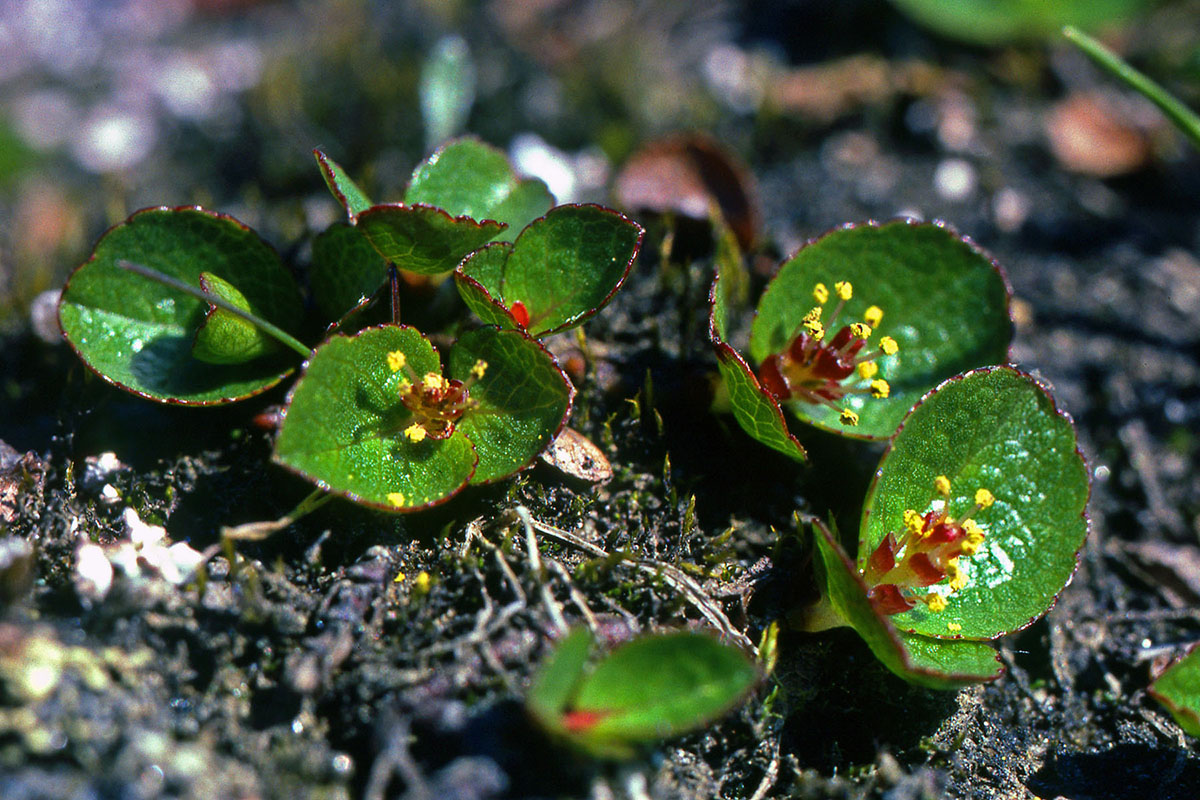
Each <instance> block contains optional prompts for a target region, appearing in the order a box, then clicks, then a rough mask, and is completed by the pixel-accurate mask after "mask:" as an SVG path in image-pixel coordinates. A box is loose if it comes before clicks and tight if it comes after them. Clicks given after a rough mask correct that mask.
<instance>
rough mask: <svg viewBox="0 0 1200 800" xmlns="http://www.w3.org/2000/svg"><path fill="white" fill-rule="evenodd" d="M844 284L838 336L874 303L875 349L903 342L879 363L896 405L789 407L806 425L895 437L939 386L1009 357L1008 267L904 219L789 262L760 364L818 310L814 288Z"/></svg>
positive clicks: (937, 228)
mask: <svg viewBox="0 0 1200 800" xmlns="http://www.w3.org/2000/svg"><path fill="white" fill-rule="evenodd" d="M839 281H849V282H850V283H851V284H852V285H853V287H854V292H853V297H852V299H851V300H849V301H847V302H846V303H845V304H844V306H843V309H842V311H841V313H840V314H839V315H838V318H837V321H836V322H832V324H831V320H830V319H829V314H831V313H832V310H833V308H834V307H835V306H836V305H837V300H836V298H833V299H831V300H830V301H829V302H828V304H827V305H826V306H825V309H826V316H825V318H824V321H825V322H826V327H827V330H828V335H830V336H832V335H833V334H834V333H835V332H836V330H837V329H838V328H840V327H841V326H842V325H843V324H847V323H850V322H855V321H860V320H862V319H863V314H864V312H865V311H866V310H867V308H868V307H869V306H878V307H880V308H882V309H883V318H882V321H881V322H880V323H879V325H877V326H876V327H875V330H874V331H873V333H872V336H871V338H870V339H869V340H868V342H867V344H866V348H865V349H868V350H869V349H875V348H876V347H877V346H878V342H879V341H880V339H881V338H882V337H884V336H890V337H892V338H893V339H895V340H896V342H897V343H898V344H899V352H898V353H896V354H895V355H890V356H883V357H881V358H880V359H878V361H877V363H878V364H879V377H882V378H884V379H886V380H887V382H888V383H889V384H890V387H891V388H890V393H889V395H888V396H887V397H886V398H875V397H872V396H870V395H869V394H866V393H860V394H850V395H847V396H846V397H845V398H843V399H842V400H840V401H838V402H837V403H836V405H837V406H838V407H837V408H831V407H828V406H825V405H820V404H815V403H808V402H802V401H799V400H789V401H787V402H785V403H784V404H783V405H785V406H787V408H788V409H789V410H790V411H791V412H792V413H793V414H795V415H796V417H797V418H799V419H800V420H802V421H804V422H807V423H809V424H811V425H814V426H816V427H818V428H822V429H824V430H827V431H830V432H832V433H836V434H839V435H842V436H848V437H851V438H857V439H887V438H890V437H891V436H892V434H893V433H894V432H895V430H896V428H897V426H898V425H899V424H900V421H901V420H902V419H903V418H904V415H905V414H906V413H907V412H908V409H909V408H910V407H911V406H912V405H913V403H914V402H916V401H917V400H918V399H919V398H920V397H921V396H922V395H923V394H924V393H925V392H927V391H928V390H929V389H930V388H932V387H933V386H935V385H937V384H938V383H940V382H941V381H943V380H945V379H946V378H949V377H950V376H952V375H956V374H958V373H961V372H964V371H966V370H968V369H971V368H974V367H979V366H985V365H988V364H997V363H1002V362H1005V361H1007V360H1008V346H1009V342H1010V341H1011V339H1012V320H1011V318H1010V316H1009V295H1010V292H1009V288H1008V283H1007V280H1006V279H1005V277H1004V275H1003V273H1002V272H1001V271H1000V268H999V266H998V265H997V264H996V263H995V262H994V261H993V260H992V259H991V258H990V257H989V256H987V255H986V254H985V253H983V252H982V251H981V250H979V249H978V248H977V247H976V246H975V245H974V244H973V243H972V242H971V241H970V240H969V239H966V238H965V237H963V236H961V235H959V234H958V233H956V232H954V231H953V230H952V229H950V228H949V227H948V226H946V225H943V224H940V223H924V222H914V221H910V220H900V221H895V222H888V223H884V224H876V223H865V224H860V225H847V226H844V227H842V228H838V229H836V230H834V231H831V232H830V233H827V234H825V235H824V236H822V237H820V238H818V239H815V240H813V241H811V242H809V243H808V244H806V245H804V246H803V247H801V248H800V249H799V250H798V251H797V252H796V254H795V255H794V256H792V257H791V258H790V259H788V260H787V261H785V262H784V263H783V265H782V266H781V267H780V269H779V271H778V273H776V275H775V277H774V278H773V279H772V280H771V283H770V284H769V285H768V286H767V289H766V291H765V292H764V293H763V296H762V298H761V300H760V301H759V304H758V310H757V313H756V316H755V318H754V322H753V325H752V326H751V330H750V347H749V355H750V359H751V361H752V362H754V363H761V362H762V361H763V360H765V359H766V358H767V357H768V356H770V355H771V354H773V353H779V352H782V351H783V350H785V349H786V348H787V347H788V345H789V344H790V342H791V340H792V338H793V336H794V334H795V333H796V332H797V331H798V330H799V329H800V325H801V322H802V321H803V319H804V315H805V314H806V313H807V312H808V311H809V309H811V308H813V307H814V306H815V305H816V303H815V301H814V300H813V294H812V293H813V287H814V286H815V285H816V284H817V283H823V284H825V285H826V286H827V287H828V288H829V289H830V291H832V290H833V288H834V285H835V284H836V283H837V282H839ZM722 338H723V337H722ZM745 394H746V395H748V394H749V393H748V392H747V393H745ZM764 394H765V392H764ZM767 399H768V400H770V401H772V402H774V398H773V397H770V396H768V397H767ZM751 402H753V403H755V404H757V405H762V404H761V402H760V401H758V400H757V399H754V400H753V401H751ZM840 408H848V409H850V410H852V411H854V412H855V413H856V414H857V415H858V424H857V425H848V424H845V423H843V422H842V421H841V420H840V418H839V409H840ZM755 416H756V418H761V417H764V415H763V414H762V413H761V412H760V413H758V414H756V415H755ZM749 432H750V433H751V435H755V432H754V431H749Z"/></svg>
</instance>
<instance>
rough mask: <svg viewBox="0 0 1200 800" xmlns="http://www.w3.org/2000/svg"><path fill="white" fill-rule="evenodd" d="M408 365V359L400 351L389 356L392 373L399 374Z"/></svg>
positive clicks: (394, 351) (388, 363)
mask: <svg viewBox="0 0 1200 800" xmlns="http://www.w3.org/2000/svg"><path fill="white" fill-rule="evenodd" d="M407 363H408V357H407V356H406V355H404V353H403V352H402V351H400V350H393V351H392V352H390V353H388V354H387V365H388V369H390V370H391V371H392V372H399V371H400V370H402V369H404V365H405V364H407Z"/></svg>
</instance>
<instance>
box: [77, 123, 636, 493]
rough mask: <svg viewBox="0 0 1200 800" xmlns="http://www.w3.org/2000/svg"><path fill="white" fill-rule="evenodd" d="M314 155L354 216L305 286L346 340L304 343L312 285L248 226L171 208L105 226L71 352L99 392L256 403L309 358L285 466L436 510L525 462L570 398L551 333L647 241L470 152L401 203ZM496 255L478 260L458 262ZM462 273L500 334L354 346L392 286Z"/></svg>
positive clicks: (417, 336) (378, 332)
mask: <svg viewBox="0 0 1200 800" xmlns="http://www.w3.org/2000/svg"><path fill="white" fill-rule="evenodd" d="M314 154H315V156H316V158H317V163H318V165H319V167H320V169H321V172H322V174H323V175H324V177H325V180H326V182H327V184H328V186H329V188H330V190H331V191H332V192H333V194H334V196H335V197H336V198H337V200H338V202H339V203H341V205H342V207H343V208H344V209H345V211H346V215H347V221H346V222H344V223H337V224H335V225H333V226H331V227H330V228H329V229H327V230H325V231H324V232H322V233H321V234H320V235H319V236H317V237H316V239H315V240H314V242H313V256H312V265H311V269H310V272H309V289H310V299H311V301H312V303H311V305H312V306H313V307H315V309H316V311H317V313H319V314H320V315H321V316H322V317H323V319H324V321H325V322H326V323H329V322H334V323H336V325H337V327H339V328H340V330H339V332H337V333H335V334H333V335H331V336H329V337H328V338H327V339H326V340H325V341H323V342H321V343H319V344H318V345H317V346H316V348H315V349H313V350H310V349H309V347H308V346H307V345H305V344H303V343H302V342H301V341H299V340H298V339H297V338H296V335H295V334H296V332H298V331H300V330H301V325H302V322H303V320H304V314H305V303H304V300H305V298H304V296H303V294H302V291H301V287H300V286H299V284H298V283H297V282H296V280H295V279H294V278H293V276H292V274H291V272H290V270H289V269H288V268H287V267H286V266H285V265H284V264H283V262H282V261H281V259H280V258H279V255H278V254H277V253H276V252H275V250H274V249H272V248H271V247H270V246H269V245H268V244H266V243H265V242H264V241H263V240H262V239H261V238H260V237H259V236H258V235H257V234H256V233H255V232H254V231H252V230H251V229H250V228H248V227H247V226H245V225H243V224H242V223H240V222H238V221H237V220H235V219H233V218H232V217H229V216H226V215H223V214H218V213H214V212H211V211H207V210H204V209H201V208H165V207H164V208H151V209H145V210H142V211H138V212H136V213H135V214H133V215H132V216H131V217H129V219H127V220H126V221H125V222H123V223H121V224H119V225H116V226H115V227H113V228H112V229H110V230H109V231H108V232H107V233H105V234H104V236H102V237H101V239H100V241H99V242H98V243H97V244H96V247H95V249H94V251H93V253H92V257H91V258H90V259H89V260H88V261H87V262H86V263H85V264H83V265H82V266H80V267H79V268H78V269H76V270H75V272H74V273H72V275H71V276H70V278H69V279H68V281H67V284H66V286H65V287H64V289H63V293H62V299H61V301H60V303H59V320H60V323H61V326H62V329H63V333H64V335H65V336H66V338H67V341H68V342H69V343H70V344H71V346H72V347H73V348H74V349H75V351H76V352H77V353H78V355H79V356H80V358H81V359H82V360H83V361H84V363H85V364H87V366H88V367H90V368H91V369H92V370H93V371H95V372H96V373H97V374H99V375H100V376H101V377H102V378H104V379H105V380H106V381H108V382H110V383H112V384H114V385H116V386H118V387H120V388H122V389H125V390H127V391H130V392H132V393H134V394H137V395H140V396H142V397H145V398H147V399H149V400H154V401H157V402H162V403H170V404H178V405H197V406H204V405H215V404H221V403H229V402H234V401H237V400H241V399H244V398H247V397H250V396H253V395H256V394H259V393H261V392H263V391H266V390H267V389H269V388H271V387H273V386H275V385H276V384H278V383H279V382H280V381H281V380H283V379H284V378H285V377H287V376H288V375H289V374H290V373H292V372H293V371H295V370H296V355H297V354H298V355H299V356H301V357H302V359H303V364H302V366H301V374H300V377H299V380H298V381H297V382H296V384H295V386H294V387H293V388H292V390H291V392H290V393H289V395H288V398H287V402H286V408H285V414H284V421H283V424H282V426H281V428H280V431H279V435H278V437H277V439H276V442H275V450H274V454H273V459H274V460H275V461H276V462H277V463H279V464H280V465H282V466H284V467H286V468H288V469H290V470H292V471H294V472H296V473H298V474H299V475H301V476H303V477H305V478H307V479H308V480H310V481H312V482H313V483H315V484H316V485H317V486H318V487H319V490H324V491H327V492H331V493H334V494H338V495H341V496H343V497H346V498H349V499H351V500H354V501H355V502H358V503H361V504H364V505H368V506H372V507H375V508H379V509H383V510H389V511H412V510H416V509H420V508H425V507H428V506H430V505H433V504H436V503H439V502H443V501H445V500H447V499H449V498H450V497H452V496H453V495H454V494H455V493H457V492H458V491H459V490H461V489H462V488H463V487H464V486H467V485H469V484H479V483H486V482H490V481H496V480H500V479H502V478H505V477H507V476H509V475H512V474H513V473H515V472H517V471H519V470H521V469H523V468H524V467H526V466H527V465H528V464H529V463H530V462H531V461H532V460H533V459H534V458H535V457H536V456H537V455H538V453H540V452H541V451H542V450H543V449H544V448H545V447H546V446H547V445H548V444H549V443H550V441H552V440H553V438H554V436H555V435H556V434H557V433H558V431H559V430H560V429H561V428H562V426H563V425H564V424H565V422H566V420H567V417H568V416H569V414H570V410H571V403H572V398H573V396H574V387H573V386H572V385H571V383H570V381H569V380H568V379H567V377H566V376H565V374H564V373H563V372H562V370H561V369H560V368H559V366H558V364H557V362H556V361H555V359H554V358H553V356H551V355H550V353H549V352H548V351H547V350H546V349H545V348H544V347H543V346H542V344H541V342H540V341H539V339H540V338H541V337H544V336H546V335H547V334H549V333H552V332H554V331H559V330H564V329H566V328H569V327H572V326H574V325H578V324H580V323H582V322H583V321H584V320H586V319H587V318H588V317H590V316H591V315H592V314H594V313H596V311H598V310H599V308H601V307H602V306H603V305H604V304H605V303H606V302H608V300H609V299H610V298H611V297H612V295H613V293H615V292H616V290H617V289H618V288H619V287H620V285H621V283H622V282H623V281H624V279H625V276H626V274H627V273H628V271H629V269H630V267H631V266H632V264H633V260H634V258H635V257H636V256H637V252H638V250H639V248H640V246H641V240H642V229H641V228H640V227H639V226H638V225H637V224H636V223H634V222H631V221H630V220H628V219H626V218H625V217H623V216H622V215H620V214H618V213H617V212H615V211H612V210H610V209H606V208H602V207H599V206H593V205H567V206H558V207H554V208H552V205H553V202H554V199H553V197H552V196H551V195H550V193H549V192H548V191H547V190H546V187H545V185H544V184H543V183H542V182H541V181H538V180H529V179H524V180H523V179H520V178H518V176H517V175H516V174H515V173H514V172H513V169H512V167H511V165H510V164H509V163H508V161H507V159H506V158H505V156H504V154H503V153H501V152H499V151H497V150H495V149H493V148H491V147H489V146H487V145H484V144H482V143H480V142H478V141H476V140H474V139H461V140H457V141H453V142H450V143H449V144H447V145H446V146H444V147H443V148H441V149H440V150H438V151H437V152H435V153H434V154H433V155H432V156H430V157H429V158H428V159H427V160H426V161H424V162H423V163H422V164H420V165H419V166H418V167H417V168H416V170H415V171H414V173H413V176H412V180H411V181H410V182H409V185H408V187H407V189H406V191H405V193H404V200H403V202H400V203H382V204H376V203H373V202H372V201H371V200H370V199H369V198H368V197H367V195H366V193H365V192H364V191H363V190H362V189H361V188H359V187H358V186H357V185H356V184H355V183H354V182H353V181H352V180H351V179H350V178H349V176H348V175H347V174H346V172H345V171H344V170H343V169H342V168H341V167H340V166H339V165H338V164H336V163H335V162H333V161H332V160H330V159H329V158H328V156H326V155H325V154H324V153H322V152H320V151H314ZM485 245H489V247H488V248H487V249H485V250H484V251H482V252H483V253H485V254H486V255H485V256H483V257H482V260H480V261H478V262H477V261H474V260H473V259H467V260H466V261H464V259H466V257H467V256H468V255H469V254H471V253H472V252H474V251H476V250H478V249H479V248H481V247H484V246H485ZM451 270H457V271H456V275H455V283H456V285H457V286H458V287H459V289H460V291H461V292H462V294H463V296H464V298H465V299H466V301H467V303H468V305H469V306H470V307H471V308H474V309H477V310H481V311H482V312H483V313H482V314H481V316H483V319H484V321H485V322H487V323H490V324H487V325H485V326H484V327H480V328H476V329H473V330H469V331H467V332H466V333H463V334H462V335H460V336H458V337H457V338H456V339H454V341H453V343H452V345H451V346H450V348H449V351H448V353H447V355H446V357H445V359H444V360H443V358H442V356H441V355H440V354H439V353H438V351H437V350H436V349H435V348H434V346H433V345H432V344H431V343H430V341H429V340H428V339H427V338H426V336H425V335H424V334H423V333H422V332H421V331H418V330H417V329H416V328H413V327H412V326H410V325H405V324H401V322H400V319H399V316H400V315H399V308H398V307H395V306H394V307H393V322H392V323H391V324H386V325H379V326H374V327H369V328H366V329H364V330H358V331H352V332H346V331H347V330H351V326H352V322H353V319H354V314H353V312H355V311H356V310H359V309H361V308H362V307H363V306H364V305H365V304H366V303H368V302H369V301H370V299H371V298H372V297H373V296H374V295H376V293H377V292H379V291H380V289H381V288H383V287H385V286H388V285H390V286H391V287H392V296H393V298H396V297H398V280H397V272H398V271H400V272H407V273H414V274H417V275H429V276H438V275H443V274H446V273H448V272H450V271H451ZM148 278H152V280H148ZM389 278H390V280H389ZM289 350H291V351H293V352H288V351H289Z"/></svg>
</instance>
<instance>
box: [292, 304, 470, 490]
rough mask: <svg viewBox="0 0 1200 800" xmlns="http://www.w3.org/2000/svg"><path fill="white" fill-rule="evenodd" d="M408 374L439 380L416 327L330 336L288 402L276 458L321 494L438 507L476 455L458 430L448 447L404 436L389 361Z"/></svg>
mask: <svg viewBox="0 0 1200 800" xmlns="http://www.w3.org/2000/svg"><path fill="white" fill-rule="evenodd" d="M395 351H400V352H402V353H404V355H405V356H406V357H407V360H408V365H409V366H410V367H411V369H412V371H413V373H415V374H417V375H424V374H425V373H427V372H436V373H438V374H441V365H440V363H439V359H438V355H437V352H436V351H435V350H434V349H433V345H431V344H430V343H429V342H428V341H427V340H426V339H425V337H424V336H422V335H421V333H420V332H419V331H417V330H416V329H415V328H411V327H409V326H405V325H399V326H397V325H386V326H382V327H378V328H368V329H366V330H364V331H362V332H360V333H359V334H357V335H356V336H344V335H341V334H338V335H335V336H332V337H331V338H330V339H328V340H327V341H326V342H325V343H323V344H322V345H321V346H320V347H318V348H317V349H316V352H314V353H313V357H312V359H310V360H309V362H308V364H307V366H306V367H305V369H304V374H303V375H302V376H301V377H300V380H299V381H298V382H297V384H296V387H295V389H293V390H292V395H291V397H290V399H289V401H288V406H287V412H286V416H285V417H284V421H283V427H282V428H281V429H280V431H279V438H278V439H277V440H276V441H275V453H274V460H275V461H276V462H277V463H279V464H281V465H283V466H285V467H287V468H289V469H291V470H293V471H295V472H297V473H299V474H300V475H302V476H304V477H305V478H307V479H309V480H311V481H312V482H314V483H316V484H317V485H318V486H320V487H322V488H324V489H328V490H329V491H331V492H334V493H336V494H340V495H342V496H343V497H346V498H349V499H350V500H353V501H355V502H357V503H361V504H363V505H367V506H372V507H375V508H379V509H383V510H386V511H412V510H415V509H419V508H426V507H428V506H432V505H436V504H437V503H440V502H443V501H445V500H447V499H449V498H450V497H451V496H453V495H454V494H455V493H456V492H458V491H459V490H460V489H461V488H462V487H463V486H465V485H466V483H467V481H468V480H470V478H471V475H472V474H474V472H475V451H474V449H473V448H472V447H471V442H470V440H469V439H468V438H467V436H466V434H465V433H464V432H463V430H462V426H461V425H460V426H459V427H458V429H457V430H455V432H454V433H453V434H451V435H450V436H449V437H448V438H446V439H441V440H436V439H431V438H427V439H424V440H423V441H420V442H413V441H410V440H409V439H408V438H407V437H406V436H404V433H403V431H404V428H405V427H406V425H407V423H408V420H409V419H410V416H411V415H410V414H409V412H408V410H407V409H406V408H405V407H404V404H403V403H401V402H400V398H399V389H398V386H399V384H400V382H401V381H402V380H404V379H405V376H406V375H408V373H407V372H406V371H404V370H400V371H393V370H391V369H390V368H389V366H388V354H389V353H392V352H395Z"/></svg>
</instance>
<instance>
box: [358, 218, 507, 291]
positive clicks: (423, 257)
mask: <svg viewBox="0 0 1200 800" xmlns="http://www.w3.org/2000/svg"><path fill="white" fill-rule="evenodd" d="M357 224H358V229H359V230H360V231H362V233H363V235H365V236H366V237H367V241H369V242H370V243H371V245H372V246H373V247H374V248H375V250H376V251H377V252H378V253H379V255H381V256H383V257H384V258H385V259H386V260H388V261H390V262H392V263H393V264H395V265H396V266H397V267H399V268H400V269H406V270H408V271H410V272H417V273H420V274H422V275H437V274H439V273H442V272H448V271H450V270H452V269H454V268H455V267H457V266H458V264H459V262H460V261H462V259H463V256H465V255H467V254H468V253H470V252H471V251H472V250H475V249H476V248H478V247H482V246H483V245H484V244H486V243H487V242H488V241H490V240H491V239H492V238H493V237H495V236H496V235H498V234H499V233H500V232H501V231H503V230H504V225H502V224H501V223H499V222H492V221H491V220H485V221H483V222H477V221H475V220H474V219H472V218H470V217H466V216H461V217H452V216H450V215H449V214H447V213H446V212H445V211H443V210H442V209H440V208H434V207H432V206H423V205H416V206H413V205H400V204H395V205H381V206H372V207H371V208H368V209H367V210H366V211H363V212H362V213H360V214H359V215H358V222H357Z"/></svg>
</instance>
